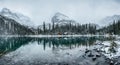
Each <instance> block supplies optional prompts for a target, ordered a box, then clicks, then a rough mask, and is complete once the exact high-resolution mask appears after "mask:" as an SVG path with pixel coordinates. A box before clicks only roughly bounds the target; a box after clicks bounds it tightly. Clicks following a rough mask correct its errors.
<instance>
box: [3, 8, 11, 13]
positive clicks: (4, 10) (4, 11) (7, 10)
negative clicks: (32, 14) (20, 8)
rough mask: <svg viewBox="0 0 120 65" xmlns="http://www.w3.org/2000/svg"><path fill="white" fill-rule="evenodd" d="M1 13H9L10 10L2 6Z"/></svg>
mask: <svg viewBox="0 0 120 65" xmlns="http://www.w3.org/2000/svg"><path fill="white" fill-rule="evenodd" d="M1 13H11V11H10V10H9V9H8V8H3V9H2V10H1Z"/></svg>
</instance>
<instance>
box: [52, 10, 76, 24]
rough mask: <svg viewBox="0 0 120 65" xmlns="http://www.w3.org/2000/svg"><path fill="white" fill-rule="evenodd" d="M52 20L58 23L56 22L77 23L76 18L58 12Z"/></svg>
mask: <svg viewBox="0 0 120 65" xmlns="http://www.w3.org/2000/svg"><path fill="white" fill-rule="evenodd" d="M52 22H54V23H56V24H67V23H70V22H71V23H75V21H74V20H72V19H70V18H69V17H68V16H66V15H64V14H62V13H59V12H58V13H56V14H55V15H54V16H53V17H52Z"/></svg>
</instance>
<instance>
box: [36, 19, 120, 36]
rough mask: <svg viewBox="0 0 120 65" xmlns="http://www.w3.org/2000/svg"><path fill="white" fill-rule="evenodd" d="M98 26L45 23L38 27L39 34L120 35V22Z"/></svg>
mask: <svg viewBox="0 0 120 65" xmlns="http://www.w3.org/2000/svg"><path fill="white" fill-rule="evenodd" d="M97 28H98V25H96V24H91V23H89V24H79V23H67V24H64V25H60V24H56V23H54V22H53V23H52V24H47V23H45V22H44V23H43V26H42V27H38V30H37V31H38V32H37V34H58V35H62V34H98V35H104V34H110V35H114V34H115V35H119V34H120V21H116V22H115V21H114V22H113V23H112V24H110V25H108V26H104V27H102V28H98V29H97Z"/></svg>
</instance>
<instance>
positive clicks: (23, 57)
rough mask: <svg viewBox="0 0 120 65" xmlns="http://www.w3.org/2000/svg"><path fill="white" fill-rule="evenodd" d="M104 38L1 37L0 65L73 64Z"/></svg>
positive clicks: (104, 38)
mask: <svg viewBox="0 0 120 65" xmlns="http://www.w3.org/2000/svg"><path fill="white" fill-rule="evenodd" d="M105 40H108V38H106V37H49V38H47V37H44V38H37V37H35V38H34V37H7V38H6V37H1V38H0V65H21V64H23V65H37V64H38V65H45V64H51V65H54V64H58V63H59V64H60V63H68V64H72V63H75V62H76V61H77V60H76V59H78V58H79V57H80V56H81V55H82V54H84V51H85V50H86V49H89V48H90V47H92V45H93V44H95V42H96V41H105Z"/></svg>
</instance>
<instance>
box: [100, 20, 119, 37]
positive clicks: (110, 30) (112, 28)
mask: <svg viewBox="0 0 120 65" xmlns="http://www.w3.org/2000/svg"><path fill="white" fill-rule="evenodd" d="M98 32H99V33H101V34H106V33H107V34H111V35H113V34H115V35H119V34H120V20H119V21H114V22H113V23H112V24H110V25H108V26H105V27H103V28H101V29H99V30H98Z"/></svg>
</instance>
